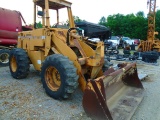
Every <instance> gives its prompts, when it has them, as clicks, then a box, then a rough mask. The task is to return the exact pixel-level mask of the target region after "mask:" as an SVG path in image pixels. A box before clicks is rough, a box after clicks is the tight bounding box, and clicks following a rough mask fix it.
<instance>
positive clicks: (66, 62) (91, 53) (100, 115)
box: [9, 0, 143, 120]
mask: <svg viewBox="0 0 160 120" xmlns="http://www.w3.org/2000/svg"><path fill="white" fill-rule="evenodd" d="M33 3H34V28H33V30H32V31H23V32H19V33H18V47H17V48H15V49H13V50H12V51H11V53H10V57H9V68H10V72H11V75H12V77H13V78H16V79H22V78H25V77H27V75H28V74H29V67H30V64H33V66H34V68H35V69H36V70H38V71H41V80H42V84H43V87H44V89H45V91H46V93H47V94H48V95H49V96H51V97H52V98H55V99H67V98H69V97H70V96H71V95H72V94H73V93H74V91H75V90H76V89H77V87H78V86H80V88H81V90H82V91H83V92H84V96H83V100H82V101H83V107H84V110H85V112H86V113H87V115H88V116H89V117H91V118H92V119H97V120H101V119H102V120H103V119H104V120H106V119H109V120H112V119H114V120H115V119H118V120H119V119H120V118H121V119H129V118H131V116H132V115H133V113H134V111H135V109H136V107H137V106H138V104H139V103H140V102H141V100H142V98H143V86H142V83H141V82H140V80H139V78H138V74H137V67H136V64H135V63H132V64H129V63H127V64H119V65H118V69H117V70H115V69H113V68H110V69H108V70H107V71H105V72H103V71H102V67H104V66H105V65H104V63H105V62H104V44H103V42H93V41H89V40H88V39H87V37H84V36H80V35H79V34H78V32H77V31H78V28H76V27H75V24H74V20H73V17H72V11H71V3H70V2H67V1H65V0H33ZM37 7H38V9H39V8H41V11H39V10H38V9H37ZM64 8H66V9H67V12H68V19H69V28H67V27H64V26H63V27H62V25H60V24H59V23H60V21H59V10H60V9H64ZM51 10H54V11H56V13H57V16H56V19H57V24H56V26H53V27H51V25H50V14H49V12H50V11H51ZM37 15H38V16H39V18H41V20H42V25H43V28H37V27H36V18H37V17H36V16H37ZM58 26H59V27H61V28H58Z"/></svg>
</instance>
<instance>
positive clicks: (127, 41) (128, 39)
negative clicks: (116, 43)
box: [122, 37, 134, 45]
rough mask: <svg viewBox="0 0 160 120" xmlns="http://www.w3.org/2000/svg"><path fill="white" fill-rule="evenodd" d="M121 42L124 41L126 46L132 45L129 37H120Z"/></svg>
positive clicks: (132, 42)
mask: <svg viewBox="0 0 160 120" xmlns="http://www.w3.org/2000/svg"><path fill="white" fill-rule="evenodd" d="M122 40H123V41H125V42H126V43H127V44H129V45H132V44H134V40H132V39H131V38H129V37H122Z"/></svg>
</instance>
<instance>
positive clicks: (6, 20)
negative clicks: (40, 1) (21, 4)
mask: <svg viewBox="0 0 160 120" xmlns="http://www.w3.org/2000/svg"><path fill="white" fill-rule="evenodd" d="M0 16H1V17H0V66H6V65H8V63H9V60H8V57H9V52H10V49H12V48H14V47H15V46H16V45H17V39H18V32H21V31H22V30H23V31H25V30H29V29H31V28H29V27H28V26H26V22H25V20H24V19H23V16H22V15H21V13H20V12H19V11H15V10H9V9H5V8H0ZM22 20H23V22H24V23H25V26H22Z"/></svg>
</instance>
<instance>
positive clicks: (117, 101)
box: [83, 63, 143, 120]
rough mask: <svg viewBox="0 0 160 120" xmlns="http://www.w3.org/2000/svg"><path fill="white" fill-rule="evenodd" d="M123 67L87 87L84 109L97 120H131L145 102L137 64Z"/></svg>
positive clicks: (107, 73)
mask: <svg viewBox="0 0 160 120" xmlns="http://www.w3.org/2000/svg"><path fill="white" fill-rule="evenodd" d="M119 67H120V69H118V70H116V71H115V70H114V69H113V68H110V69H109V70H107V71H106V72H105V73H104V76H101V77H99V78H97V79H94V80H89V81H88V83H87V86H86V89H85V91H84V96H83V108H84V110H85V112H86V114H87V115H88V116H89V117H91V118H92V119H93V120H130V118H131V117H132V115H133V114H134V112H135V110H136V108H137V107H138V105H139V103H140V102H141V101H142V99H143V86H142V83H141V81H140V80H139V78H138V74H137V67H136V63H132V64H121V65H120V66H119Z"/></svg>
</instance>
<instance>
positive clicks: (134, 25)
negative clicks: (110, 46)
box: [99, 10, 160, 40]
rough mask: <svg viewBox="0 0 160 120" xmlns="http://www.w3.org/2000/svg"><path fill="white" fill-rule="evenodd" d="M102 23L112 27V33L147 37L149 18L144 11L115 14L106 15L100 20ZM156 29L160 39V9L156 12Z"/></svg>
mask: <svg viewBox="0 0 160 120" xmlns="http://www.w3.org/2000/svg"><path fill="white" fill-rule="evenodd" d="M99 24H100V25H104V26H106V27H109V28H110V29H111V32H112V35H122V36H127V37H130V38H139V39H141V40H146V39H147V30H148V18H146V17H145V15H144V12H143V11H139V12H137V14H136V15H134V14H128V15H123V14H119V13H118V14H114V15H109V16H108V17H107V18H105V17H104V16H103V17H101V19H100V20H99ZM155 27H156V31H157V32H159V35H158V36H157V38H159V39H160V10H158V11H157V12H156V25H155Z"/></svg>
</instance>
